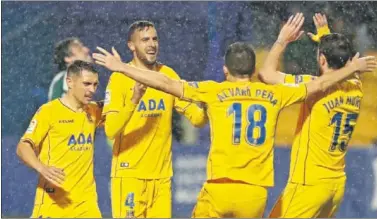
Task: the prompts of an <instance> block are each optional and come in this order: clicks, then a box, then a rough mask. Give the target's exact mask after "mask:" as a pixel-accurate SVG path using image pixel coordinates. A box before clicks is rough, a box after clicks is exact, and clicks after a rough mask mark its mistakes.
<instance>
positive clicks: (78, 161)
mask: <svg viewBox="0 0 377 219" xmlns="http://www.w3.org/2000/svg"><path fill="white" fill-rule="evenodd" d="M67 85H68V92H67V95H65V96H64V97H62V98H58V99H55V100H52V101H50V102H48V103H46V104H44V105H42V106H41V107H40V109H39V110H38V111H37V112H36V113H35V115H34V117H33V119H32V120H31V122H30V125H29V127H28V129H27V130H26V132H25V134H24V136H23V137H22V138H21V140H20V142H19V144H18V146H17V155H18V156H19V157H20V159H21V160H22V161H24V162H25V164H26V165H28V166H29V167H31V168H33V169H34V170H36V171H37V172H38V173H39V174H40V178H39V182H38V187H37V191H36V194H35V203H34V209H33V213H32V216H31V217H32V218H40V217H54V218H62V217H70V218H75V217H86V218H100V217H101V212H100V210H99V208H98V203H97V191H96V183H95V178H94V172H93V153H94V138H95V130H96V127H97V126H98V125H100V123H101V110H102V108H101V106H99V105H97V103H92V102H90V101H91V99H92V97H93V95H94V93H95V91H96V89H97V86H98V73H97V71H96V70H95V68H94V67H93V64H90V63H87V62H84V61H75V62H73V63H72V64H71V65H70V66H69V67H68V70H67Z"/></svg>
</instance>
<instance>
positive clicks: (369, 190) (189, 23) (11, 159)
mask: <svg viewBox="0 0 377 219" xmlns="http://www.w3.org/2000/svg"><path fill="white" fill-rule="evenodd" d="M1 6H2V17H1V22H2V32H1V37H2V42H1V43H2V50H1V52H2V57H1V59H2V66H1V67H2V72H1V73H2V75H1V79H2V82H1V85H2V99H1V101H2V104H1V109H2V115H1V116H2V124H1V127H2V179H1V182H2V216H22V217H27V216H29V215H30V213H31V207H32V204H33V198H34V197H33V195H34V190H35V185H36V176H35V173H34V172H32V171H31V170H29V169H27V168H26V167H24V166H22V165H21V164H20V162H19V161H18V160H17V158H16V155H15V147H16V144H17V142H18V139H19V138H20V137H21V135H22V134H23V132H24V131H25V130H26V128H27V126H28V124H29V121H30V119H31V117H32V115H33V114H34V113H35V111H36V110H37V109H38V108H39V107H40V106H41V105H42V104H43V103H45V102H46V101H47V93H48V89H49V86H50V83H51V81H52V79H53V77H54V76H55V75H56V74H57V73H58V72H59V70H58V69H57V66H56V65H55V64H54V63H53V50H54V45H55V43H56V42H58V41H60V40H62V39H64V38H66V37H72V36H75V37H79V38H80V39H81V41H82V42H84V44H85V45H87V46H88V47H89V48H90V49H91V50H92V51H93V50H94V49H95V47H96V46H102V47H104V48H110V47H111V46H115V47H116V48H117V50H118V51H119V52H120V54H121V55H122V57H123V59H124V60H130V58H131V54H130V52H129V51H128V50H127V48H126V36H127V28H128V26H129V24H131V23H132V22H134V21H136V20H139V19H147V20H151V21H153V22H154V23H155V24H156V28H157V31H158V34H159V38H160V54H159V60H160V61H161V62H163V63H165V64H167V65H169V66H170V67H172V68H173V69H175V71H176V72H177V73H178V74H179V75H180V76H181V78H183V79H185V80H208V79H210V80H216V81H221V80H223V73H222V65H223V61H222V57H223V54H224V51H225V48H226V47H227V46H228V45H229V44H230V43H233V42H235V41H239V40H242V41H249V42H251V43H252V44H253V45H254V47H255V49H256V53H257V57H258V61H257V67H259V66H260V64H261V63H263V59H264V57H265V55H266V52H268V49H269V48H270V46H271V45H272V44H273V43H274V40H275V39H276V37H277V35H278V33H279V30H280V27H281V25H282V24H283V22H284V21H285V20H287V18H288V17H289V16H290V14H292V13H296V12H299V11H300V12H303V13H304V15H305V17H306V20H305V24H304V30H305V31H310V32H314V33H315V27H314V24H313V20H312V16H313V15H314V13H316V12H320V13H325V14H326V15H327V18H328V22H329V26H330V29H331V31H332V32H339V33H343V34H346V35H347V36H348V37H349V39H351V40H352V41H353V43H354V45H355V48H356V50H358V51H360V52H361V53H362V54H377V52H376V51H377V2H2V3H1ZM316 66H317V64H316V45H315V44H314V43H312V42H311V41H310V40H309V38H308V37H306V36H304V37H303V38H302V39H301V40H300V41H298V42H295V43H293V44H292V45H290V46H289V47H288V49H287V51H286V53H285V54H284V58H283V59H282V61H281V67H282V68H283V70H284V71H285V72H289V73H292V74H300V73H305V74H314V75H315V74H317V67H316ZM109 76H110V72H108V71H106V70H105V69H103V68H101V74H100V87H99V90H98V92H97V95H96V99H97V100H100V99H103V98H104V89H105V87H106V84H107V81H108V78H109ZM363 83H364V90H365V97H364V100H363V107H362V115H361V116H360V118H359V124H358V126H357V127H356V130H355V133H354V137H353V140H352V142H351V145H352V147H351V150H350V153H349V155H348V157H347V159H349V160H350V161H349V163H348V166H347V171H348V176H349V180H350V183H349V184H348V185H349V187H348V188H347V193H346V196H345V203H344V204H343V207H342V208H341V212H340V213H339V216H341V217H356V218H357V217H372V216H373V215H374V216H375V215H376V214H375V213H376V210H377V190H376V185H375V184H376V181H377V180H376V177H377V176H376V174H375V173H376V172H377V161H376V160H375V153H374V151H375V150H376V149H375V148H374V147H372V142H373V140H375V139H376V136H377V128H376V127H377V118H376V114H377V98H376V96H377V95H376V94H377V86H376V85H377V73H374V74H369V75H365V77H364V78H363ZM297 112H298V108H297V107H292V108H290V109H287V110H286V111H285V112H284V113H283V114H282V115H281V119H280V120H279V126H278V130H277V133H278V136H277V141H276V144H277V146H285V147H287V146H288V148H278V149H277V151H276V154H277V156H276V163H277V164H281V165H276V168H277V169H276V174H277V175H276V181H277V182H276V183H277V185H276V187H275V188H274V189H272V190H271V192H270V193H271V194H270V200H269V207H268V209H267V210H269V209H270V207H271V205H272V203H273V202H274V201H275V199H276V196H277V195H278V194H279V192H280V191H281V189H282V188H283V186H284V183H285V181H286V177H287V174H288V163H289V144H290V143H291V142H292V139H293V133H294V128H295V122H293V121H296V120H297ZM173 124H174V130H173V132H174V137H175V143H174V162H175V164H174V165H175V178H174V179H173V180H174V182H175V183H174V187H173V189H174V195H173V196H174V197H173V204H174V209H173V216H175V217H178V216H185V217H188V216H190V212H191V210H192V206H193V204H194V203H195V198H196V195H197V191H198V190H199V189H200V187H201V183H202V182H203V180H204V177H205V176H204V175H203V174H204V171H205V159H206V153H207V151H208V145H209V138H208V136H209V128H208V126H207V127H206V128H204V129H202V130H200V131H199V130H198V129H195V128H193V127H192V126H191V125H189V124H188V123H187V121H186V120H185V119H183V118H181V117H180V116H179V115H177V114H175V115H174V121H173ZM98 135H99V137H98V138H97V141H96V170H95V171H96V176H97V184H98V193H99V196H100V206H101V210H102V211H103V214H104V215H105V216H110V215H111V214H110V208H109V206H110V200H109V193H108V179H109V171H110V159H111V148H110V147H109V145H108V143H107V141H106V139H105V137H104V135H103V132H101V131H100V132H99V134H98ZM177 148H178V149H177ZM352 148H354V149H352ZM371 151H372V152H373V153H371ZM98 154H100V155H101V156H99V155H98ZM105 155H106V156H105ZM189 158H190V159H198V163H200V164H201V165H199V166H195V165H192V166H190V165H191V164H190V162H185V161H186V160H188V159H189ZM373 162H374V165H373ZM198 170H200V171H198ZM373 171H375V172H373ZM195 174H196V175H195ZM195 176H196V179H197V180H196V181H195V182H191V181H190V183H187V181H188V180H184V179H189V178H192V177H194V178H195ZM192 194H193V195H192ZM189 196H190V197H189Z"/></svg>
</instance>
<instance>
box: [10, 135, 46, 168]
mask: <svg viewBox="0 0 377 219" xmlns="http://www.w3.org/2000/svg"><path fill="white" fill-rule="evenodd" d="M16 153H17V156H18V157H19V158H20V159H21V160H22V161H23V162H24V163H25V164H26V165H27V166H28V167H31V168H33V169H34V170H36V171H37V172H39V171H38V170H40V169H42V166H43V164H42V163H41V162H40V161H39V159H38V157H37V155H36V153H35V151H34V149H33V146H32V145H31V143H29V142H28V141H20V142H19V143H18V145H17V151H16Z"/></svg>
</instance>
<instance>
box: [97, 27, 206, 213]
mask: <svg viewBox="0 0 377 219" xmlns="http://www.w3.org/2000/svg"><path fill="white" fill-rule="evenodd" d="M128 47H129V49H130V50H131V52H132V55H133V59H132V61H131V62H129V63H128V65H129V66H136V67H138V68H141V69H148V70H153V71H158V72H160V73H161V74H164V75H166V76H167V77H169V78H173V79H177V80H178V79H179V76H178V75H177V73H176V72H175V71H174V70H173V69H171V68H170V67H168V66H166V65H164V64H161V63H159V62H157V54H158V51H159V41H158V36H157V31H156V29H155V26H154V24H153V23H151V22H149V21H137V22H134V23H133V24H131V25H130V27H129V32H128ZM118 59H119V60H120V57H119V56H118ZM173 109H175V110H177V111H178V112H179V113H181V114H183V115H185V116H186V117H187V118H188V119H189V120H190V121H191V123H192V124H194V125H195V126H202V125H204V124H206V123H207V120H208V119H207V116H206V113H205V111H204V110H203V109H201V108H199V107H198V106H197V105H196V104H192V103H190V102H185V101H181V100H179V99H178V98H175V97H174V96H172V95H170V94H166V93H163V92H161V91H158V90H155V89H153V88H146V86H144V85H143V84H140V83H137V82H135V81H134V80H132V79H130V78H128V77H126V76H125V75H123V73H119V72H114V73H112V75H111V77H110V80H109V83H108V85H107V88H106V98H105V106H104V110H103V114H104V115H105V116H106V122H105V133H106V135H107V136H108V137H109V138H110V139H114V144H113V159H112V168H111V202H112V215H113V217H114V218H124V217H125V216H126V211H127V210H129V209H127V207H126V206H125V201H126V198H127V195H128V194H130V193H133V194H134V201H135V208H134V214H135V217H147V218H156V217H157V218H171V177H172V174H173V170H172V151H171V149H172V148H171V147H172V113H173Z"/></svg>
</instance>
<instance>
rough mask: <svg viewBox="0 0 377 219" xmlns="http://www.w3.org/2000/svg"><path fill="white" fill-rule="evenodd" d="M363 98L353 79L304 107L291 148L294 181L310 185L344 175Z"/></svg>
mask: <svg viewBox="0 0 377 219" xmlns="http://www.w3.org/2000/svg"><path fill="white" fill-rule="evenodd" d="M362 97H363V93H362V90H361V82H360V81H359V80H358V79H351V80H347V81H344V82H342V83H339V84H338V85H336V86H334V87H333V88H331V89H330V90H329V91H327V92H326V93H324V94H321V95H317V96H316V97H314V98H312V99H309V100H307V101H306V102H305V104H303V105H302V107H301V112H300V118H299V121H298V127H297V130H296V137H295V140H294V143H293V148H292V156H291V169H290V181H291V182H296V183H303V184H309V185H310V184H313V183H317V182H320V181H323V180H333V179H336V178H342V177H344V176H345V171H344V168H345V155H346V151H347V145H348V142H349V140H350V138H351V136H352V132H353V129H354V126H355V125H356V121H357V118H358V115H359V113H360V103H361V99H362Z"/></svg>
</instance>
